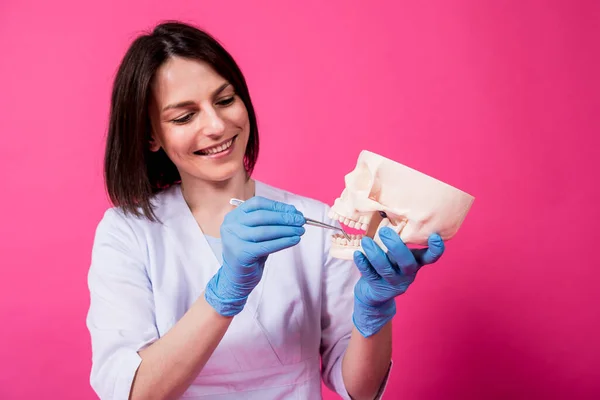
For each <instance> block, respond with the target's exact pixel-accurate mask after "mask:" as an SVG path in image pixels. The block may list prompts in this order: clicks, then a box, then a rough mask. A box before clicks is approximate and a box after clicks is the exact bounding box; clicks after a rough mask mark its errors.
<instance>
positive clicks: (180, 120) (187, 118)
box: [173, 113, 194, 124]
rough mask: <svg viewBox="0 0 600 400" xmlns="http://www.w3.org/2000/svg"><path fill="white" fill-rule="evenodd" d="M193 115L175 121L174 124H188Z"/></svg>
mask: <svg viewBox="0 0 600 400" xmlns="http://www.w3.org/2000/svg"><path fill="white" fill-rule="evenodd" d="M193 115H194V114H193V113H190V114H186V115H184V116H183V117H180V118H177V119H174V120H173V122H175V123H176V124H185V123H186V122H189V120H190V119H192V116H193Z"/></svg>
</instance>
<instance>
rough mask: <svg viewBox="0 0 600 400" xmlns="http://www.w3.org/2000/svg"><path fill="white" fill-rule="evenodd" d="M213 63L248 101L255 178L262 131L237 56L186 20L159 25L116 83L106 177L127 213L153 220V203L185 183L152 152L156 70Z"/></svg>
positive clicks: (250, 165)
mask: <svg viewBox="0 0 600 400" xmlns="http://www.w3.org/2000/svg"><path fill="white" fill-rule="evenodd" d="M174 56H178V57H183V58H188V59H194V60H199V61H203V62H206V63H208V64H209V65H211V66H212V68H214V70H215V71H216V72H217V73H218V74H219V75H221V76H222V77H223V78H224V79H226V80H227V81H228V82H229V83H230V84H231V85H232V86H233V87H234V89H235V91H236V93H237V95H238V96H239V97H240V98H241V99H242V101H243V102H244V104H245V106H246V109H247V111H248V118H249V122H250V136H249V138H248V145H247V147H246V152H245V155H244V167H245V169H246V171H247V174H248V176H250V175H251V174H252V171H253V169H254V165H255V164H256V160H257V158H258V148H259V145H258V127H257V122H256V115H255V113H254V107H253V105H252V101H251V99H250V94H249V91H248V87H247V85H246V80H245V78H244V75H243V74H242V72H241V70H240V68H239V67H238V65H237V64H236V62H235V61H234V59H233V57H232V56H231V55H230V54H229V53H228V52H227V51H226V50H225V49H224V48H223V47H222V46H221V45H220V44H219V43H218V42H217V40H216V39H214V38H213V37H212V36H210V35H209V34H208V33H206V32H204V31H202V30H200V29H198V28H196V27H194V26H191V25H188V24H184V23H181V22H165V23H162V24H159V25H157V26H156V27H155V28H154V30H153V31H152V32H151V33H150V34H146V35H142V36H139V37H138V38H137V39H135V41H134V42H133V43H132V44H131V46H130V47H129V49H128V50H127V52H126V54H125V56H124V58H123V60H122V61H121V64H120V66H119V69H118V71H117V75H116V77H115V80H114V84H113V90H112V98H111V107H110V120H109V126H108V137H107V141H106V151H105V157H104V178H105V184H106V189H107V191H108V195H109V197H110V200H111V201H112V203H113V204H114V205H115V206H119V207H121V208H122V209H123V210H124V212H125V213H132V214H134V215H137V216H142V215H144V216H145V217H146V218H148V219H150V220H152V221H154V220H156V216H155V215H154V212H153V209H152V205H151V199H152V196H153V195H154V194H156V193H158V192H160V191H161V190H164V189H166V188H168V187H169V186H171V185H173V184H174V183H178V182H180V181H181V177H180V176H179V172H178V171H177V168H176V167H175V165H174V164H173V162H172V161H171V160H170V159H169V158H168V156H167V154H166V153H165V152H164V151H163V150H162V149H160V150H159V151H158V152H152V151H150V147H149V144H150V138H151V124H150V115H149V104H150V96H151V91H150V85H151V82H152V80H153V78H154V75H155V73H156V71H157V69H158V68H159V67H160V66H161V65H162V64H163V63H164V62H165V61H167V60H168V59H169V57H174Z"/></svg>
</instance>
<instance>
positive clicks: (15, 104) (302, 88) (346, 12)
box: [0, 0, 600, 400]
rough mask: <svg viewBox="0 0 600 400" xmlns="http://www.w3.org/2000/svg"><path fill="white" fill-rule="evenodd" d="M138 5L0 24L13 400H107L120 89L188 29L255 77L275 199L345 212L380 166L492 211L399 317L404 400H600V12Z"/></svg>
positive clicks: (0, 251) (529, 6) (6, 339)
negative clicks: (351, 180) (96, 332)
mask: <svg viewBox="0 0 600 400" xmlns="http://www.w3.org/2000/svg"><path fill="white" fill-rule="evenodd" d="M121 3H122V2H121V1H116V0H111V1H107V0H104V1H98V2H94V3H91V4H88V2H81V1H53V2H43V1H38V2H30V1H21V0H20V1H16V0H3V1H2V2H1V3H0V49H1V53H0V59H1V61H0V132H1V135H2V139H3V143H2V146H0V171H1V172H0V174H1V182H2V196H1V197H0V202H1V205H2V207H1V208H0V210H1V211H0V213H1V215H2V222H1V224H0V255H1V258H0V263H1V265H2V268H1V270H0V271H1V273H2V277H1V279H0V321H1V323H2V329H1V333H0V398H2V399H34V398H36V399H37V398H48V399H59V398H60V399H91V398H95V396H94V394H93V392H92V390H91V389H90V386H89V383H88V376H89V369H90V343H89V337H88V332H87V330H86V327H85V314H86V311H87V307H88V301H89V300H88V292H87V286H86V275H87V269H88V265H89V259H90V249H91V244H92V238H93V234H94V229H95V227H96V224H97V222H98V220H99V218H100V217H101V215H102V212H103V211H104V210H105V209H106V207H108V202H107V199H106V196H105V194H104V189H103V186H102V185H103V182H102V171H101V165H102V152H103V140H104V134H105V131H106V122H107V113H108V105H109V93H110V84H111V81H112V78H113V75H114V72H115V70H116V67H117V64H118V62H119V61H120V58H121V57H122V55H123V53H124V51H125V49H126V47H127V46H128V44H129V43H130V41H131V40H132V39H133V38H134V36H135V35H136V34H137V33H138V32H140V31H142V30H144V29H146V28H149V27H151V26H152V25H153V24H154V23H155V22H157V21H159V20H162V19H169V18H180V19H183V20H185V21H188V22H194V23H197V24H199V25H200V26H202V27H205V28H207V29H208V30H209V31H210V32H212V33H213V34H214V35H215V36H217V37H218V38H219V39H220V40H221V41H222V42H223V43H224V44H225V45H226V47H227V48H228V49H229V50H230V51H231V52H232V53H233V55H234V57H236V59H237V60H238V61H239V63H240V65H241V66H242V69H243V71H244V73H245V74H246V77H247V79H248V82H249V86H250V89H251V93H252V95H253V99H254V101H255V105H256V108H257V112H258V117H259V124H260V128H261V135H262V136H261V141H262V147H261V156H260V158H259V163H258V166H257V170H256V177H257V178H259V179H261V180H263V181H265V182H267V183H270V184H273V185H277V186H280V187H282V188H285V189H288V190H292V191H294V192H297V193H300V194H303V195H308V196H312V197H315V198H318V199H320V200H324V201H326V202H332V201H333V199H334V198H335V197H336V196H337V195H338V194H339V193H340V191H341V189H342V187H343V176H344V174H345V173H347V172H349V171H350V170H351V169H352V167H353V165H354V162H355V160H356V157H357V155H358V152H359V151H360V150H361V149H369V150H372V151H375V152H379V153H381V154H383V155H386V156H389V157H392V158H394V159H396V160H398V161H400V162H402V163H404V164H406V165H409V166H411V167H413V168H416V169H419V170H421V171H423V172H425V173H428V174H430V175H432V176H434V177H437V178H439V179H441V180H444V181H446V182H448V183H450V184H452V185H454V186H457V187H459V188H461V189H463V190H465V191H467V192H469V193H471V194H472V195H474V196H475V197H476V198H477V200H476V201H475V204H474V206H473V209H472V211H471V213H470V214H469V215H468V217H467V219H466V221H465V223H464V225H463V227H462V229H461V231H460V232H459V235H458V236H457V237H456V238H455V239H454V240H453V241H451V242H449V243H448V251H447V254H446V255H445V257H444V259H443V261H441V262H440V263H439V264H436V265H435V266H431V267H429V268H427V269H425V270H423V271H422V273H421V274H420V276H419V277H418V279H417V281H416V282H415V284H414V285H413V286H412V287H411V289H410V290H409V292H408V293H407V294H406V295H404V296H402V297H401V298H400V299H399V300H398V310H399V312H398V316H397V317H396V319H395V325H394V326H395V333H394V339H395V342H394V359H395V368H394V370H393V373H392V377H391V381H390V384H389V389H388V392H387V396H386V398H390V399H404V400H408V399H459V398H460V399H483V398H485V399H506V398H511V399H532V398H552V399H586V398H599V397H600V383H599V382H600V381H599V380H598V359H600V341H599V340H598V337H599V336H600V326H599V324H600V294H599V290H598V287H599V278H600V252H599V248H598V243H599V236H598V234H597V226H598V222H599V221H600V218H599V217H600V216H599V211H598V209H599V206H598V205H599V204H600V196H599V184H598V173H599V172H600V168H599V166H598V158H599V152H598V144H599V140H598V135H599V133H600V126H599V125H600V124H599V122H598V116H597V115H598V110H599V106H600V102H599V100H598V94H599V93H600V84H599V72H598V71H600V62H599V56H598V53H599V47H598V39H599V38H600V33H599V32H598V26H599V24H600V5H599V4H600V3H599V2H598V1H576V2H573V1H562V2H561V1H513V2H509V1H454V2H446V1H441V0H439V1H431V2H413V1H385V2H381V1H379V2H368V3H370V4H369V5H365V3H367V2H357V1H353V2H348V1H341V0H340V1H326V2H325V1H302V2H294V5H291V4H292V3H291V2H279V1H270V2H267V1H251V2H248V1H227V2H222V1H188V2H177V1H154V2H144V1H129V2H126V3H127V4H125V5H123V4H121ZM283 3H285V5H284V4H283ZM414 3H419V4H418V5H415V4H414ZM450 3H452V5H450ZM309 158H312V161H310V159H309ZM327 398H328V399H329V398H333V397H327Z"/></svg>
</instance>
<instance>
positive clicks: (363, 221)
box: [327, 209, 369, 231]
mask: <svg viewBox="0 0 600 400" xmlns="http://www.w3.org/2000/svg"><path fill="white" fill-rule="evenodd" d="M327 216H328V217H329V218H331V219H333V220H337V221H339V222H340V223H341V224H344V225H346V226H348V227H350V228H354V229H360V230H363V231H366V230H367V229H368V228H369V224H368V223H367V222H368V220H369V217H368V216H365V215H361V216H360V217H358V218H357V220H353V219H350V218H348V217H344V216H342V215H339V214H338V213H336V212H335V211H333V209H330V210H329V213H327Z"/></svg>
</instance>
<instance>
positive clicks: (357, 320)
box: [352, 296, 396, 337]
mask: <svg viewBox="0 0 600 400" xmlns="http://www.w3.org/2000/svg"><path fill="white" fill-rule="evenodd" d="M394 315H396V301H395V299H394V298H391V299H389V300H388V301H386V302H385V303H382V304H381V305H378V306H370V305H367V304H365V303H363V302H362V301H360V300H359V299H358V298H357V297H356V296H354V311H353V313H352V322H353V323H354V326H355V327H356V329H357V330H358V331H359V332H360V334H361V335H363V336H364V337H369V336H372V335H374V334H376V333H377V332H379V331H380V330H381V328H383V326H384V325H385V324H387V323H388V322H389V321H390V320H391V319H392V318H393V317H394Z"/></svg>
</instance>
